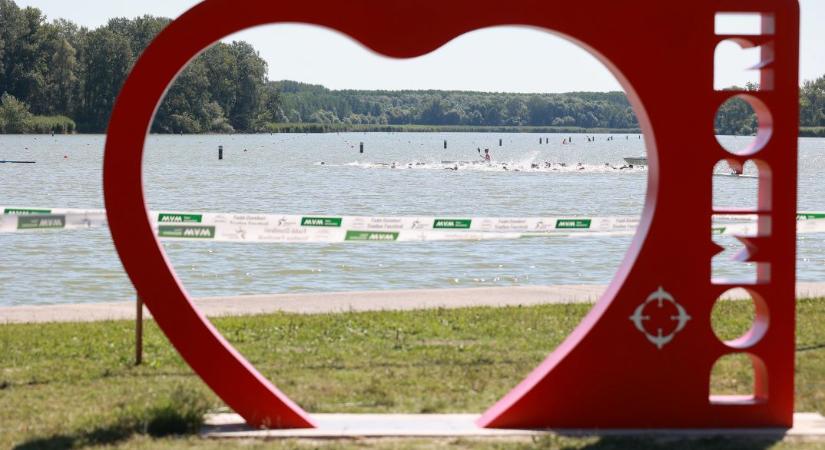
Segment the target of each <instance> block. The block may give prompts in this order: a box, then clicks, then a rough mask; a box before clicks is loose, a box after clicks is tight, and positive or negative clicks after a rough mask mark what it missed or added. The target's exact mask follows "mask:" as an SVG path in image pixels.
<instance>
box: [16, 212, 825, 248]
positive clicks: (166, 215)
mask: <svg viewBox="0 0 825 450" xmlns="http://www.w3.org/2000/svg"><path fill="white" fill-rule="evenodd" d="M0 210H2V211H4V213H3V214H0V232H26V231H37V230H56V229H67V230H68V229H78V228H93V227H105V226H107V220H106V213H105V211H104V210H102V209H69V208H31V207H13V206H9V207H3V206H0ZM44 212H46V213H44ZM797 218H798V219H799V220H798V222H797V231H798V232H799V233H822V232H825V212H800V213H799V214H798V215H797ZM755 219H756V216H755V215H749V214H741V215H737V214H729V215H714V216H713V222H714V225H713V227H712V228H711V234H712V235H731V236H753V235H755V233H756V232H757V230H756V222H755ZM149 221H150V224H151V226H152V228H153V230H154V232H155V235H156V236H158V237H159V238H161V239H180V240H191V241H220V242H319V243H323V242H347V241H353V242H355V241H360V242H364V241H366V242H369V241H372V242H396V241H442V240H488V239H519V238H528V237H598V236H631V235H633V234H634V233H635V232H636V228H637V226H638V223H639V222H638V218H636V217H628V216H615V217H576V216H559V217H466V216H465V217H461V216H453V217H450V216H399V217H370V216H327V215H320V214H319V215H282V214H234V213H208V212H174V211H163V212H150V214H149Z"/></svg>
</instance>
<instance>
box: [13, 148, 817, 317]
mask: <svg viewBox="0 0 825 450" xmlns="http://www.w3.org/2000/svg"><path fill="white" fill-rule="evenodd" d="M542 136H546V137H549V140H550V142H549V143H547V144H539V135H536V134H501V135H499V134H474V133H449V134H440V133H432V134H430V133H423V134H422V133H386V134H385V133H368V134H365V133H341V134H323V135H320V134H315V135H246V136H241V135H238V136H152V137H150V139H149V141H148V144H147V149H146V154H145V167H144V177H145V180H144V183H145V189H146V192H147V198H148V201H149V207H150V208H151V209H154V210H160V209H170V210H188V211H213V212H256V213H273V214H278V213H284V214H287V213H288V214H304V213H306V214H324V215H332V214H334V215H436V216H439V215H443V216H538V215H636V216H638V215H639V214H640V212H641V209H642V204H643V202H644V193H645V186H646V183H647V171H646V170H644V169H641V170H640V169H632V170H627V169H625V170H619V169H617V167H619V166H621V165H622V164H623V160H622V158H623V157H625V156H636V155H641V154H643V153H644V148H643V147H644V144H643V141H642V140H640V139H638V138H637V136H630V137H629V139H627V138H626V137H625V136H623V135H620V136H616V137H615V138H614V139H613V140H611V141H608V140H607V136H604V135H600V136H597V141H596V142H595V143H594V142H586V140H585V138H584V136H582V135H573V136H572V137H573V142H574V143H573V145H562V139H563V136H562V135H542ZM565 136H566V135H565ZM499 138H503V145H502V146H499V142H498V140H499ZM445 139H447V141H448V148H447V149H446V150H445V149H444V148H443V142H444V140H445ZM722 139H723V140H725V141H727V142H729V143H738V140H743V139H746V138H732V137H731V138H722ZM360 142H364V145H365V153H364V154H363V155H361V154H359V153H358V146H359V143H360ZM103 145H104V137H103V136H55V137H50V136H0V159H30V160H36V161H37V164H35V165H10V164H0V179H2V180H3V182H2V183H0V204H4V205H13V206H44V207H75V208H102V205H103V199H102V190H101V160H102V153H103ZM218 145H223V146H224V147H225V159H224V160H223V161H221V162H218V161H217V158H216V153H217V152H216V149H217V146H218ZM478 148H481V149H482V150H483V149H484V148H489V149H490V150H491V152H492V154H493V158H494V160H495V161H496V162H497V164H494V165H492V166H491V167H487V166H472V167H471V166H462V167H460V168H459V170H457V171H455V170H446V168H449V167H453V165H452V164H443V163H442V161H445V160H451V161H452V160H472V159H476V158H477V157H478V153H477V149H478ZM64 156H67V158H64ZM800 161H801V163H800V191H799V197H800V198H799V207H800V209H805V210H825V183H823V182H822V181H821V174H822V173H825V140H824V139H800ZM322 162H323V164H321V163H322ZM545 162H553V163H565V164H566V165H567V166H566V167H561V166H558V165H555V166H553V167H550V168H545V167H544V163H545ZM392 163H395V168H392ZM577 163H581V164H582V166H580V167H579V166H577ZM605 163H607V164H609V166H605ZM534 164H538V168H537V169H536V168H534V166H533V165H534ZM505 166H506V167H505ZM611 166H612V167H611ZM614 167H616V168H614ZM554 169H555V170H554ZM715 181H716V182H717V183H718V188H719V191H720V196H721V198H723V199H725V200H726V201H730V202H731V203H732V204H740V203H741V202H742V200H743V199H748V198H754V197H755V186H756V181H755V180H749V179H733V178H717V179H716V180H715ZM629 243H630V238H629V237H594V238H579V239H527V240H518V241H497V242H493V241H490V242H430V243H427V242H424V243H421V242H415V243H394V244H291V245H286V244H268V245H249V244H229V243H207V242H166V243H164V247H165V249H166V252H167V254H168V255H169V258H170V259H171V261H172V262H173V263H174V265H175V269H176V270H177V272H178V275H179V276H180V277H181V279H182V280H183V281H184V283H185V285H186V286H187V289H188V290H189V291H190V292H191V293H192V294H194V295H195V296H217V295H235V294H263V293H276V292H322V291H344V290H375V289H408V288H409V289H414V288H450V287H477V286H513V285H546V284H565V283H569V284H584V283H593V284H606V283H608V282H609V281H610V279H611V277H612V275H613V273H614V271H615V269H616V268H617V267H618V265H619V262H620V261H621V259H622V257H623V256H624V252H625V251H626V249H627V247H628V246H629ZM724 243H725V244H726V245H733V244H732V243H731V242H724ZM0 244H2V252H0V305H23V304H40V303H77V302H104V301H112V300H120V299H124V298H129V297H132V296H133V291H132V288H131V285H130V283H129V281H128V279H127V278H126V276H125V274H124V273H123V270H122V268H121V265H120V261H119V260H118V258H117V255H116V254H115V251H114V248H113V246H112V244H111V239H110V236H109V232H108V229H105V228H103V229H92V230H78V231H63V232H54V233H31V234H0ZM798 248H799V261H798V275H799V279H800V280H801V281H825V235H822V234H814V235H805V236H801V237H800V238H799V247H798ZM718 270H719V271H720V272H719V274H720V275H726V276H730V275H738V274H739V272H737V267H736V266H735V265H731V264H727V263H721V264H720V265H719V267H718Z"/></svg>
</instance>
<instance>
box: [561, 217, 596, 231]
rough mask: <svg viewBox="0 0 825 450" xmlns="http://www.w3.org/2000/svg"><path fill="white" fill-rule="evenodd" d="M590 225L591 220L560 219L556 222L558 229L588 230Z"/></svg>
mask: <svg viewBox="0 0 825 450" xmlns="http://www.w3.org/2000/svg"><path fill="white" fill-rule="evenodd" d="M590 223H591V220H590V219H559V220H557V221H556V229H557V230H564V229H588V228H590Z"/></svg>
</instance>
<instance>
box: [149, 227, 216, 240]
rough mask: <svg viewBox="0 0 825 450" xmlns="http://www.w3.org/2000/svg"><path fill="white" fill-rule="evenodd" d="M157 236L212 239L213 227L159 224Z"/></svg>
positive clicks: (213, 235) (213, 236)
mask: <svg viewBox="0 0 825 450" xmlns="http://www.w3.org/2000/svg"><path fill="white" fill-rule="evenodd" d="M158 236H160V237H164V238H179V239H214V238H215V227H200V226H188V227H187V226H174V225H161V226H160V227H158Z"/></svg>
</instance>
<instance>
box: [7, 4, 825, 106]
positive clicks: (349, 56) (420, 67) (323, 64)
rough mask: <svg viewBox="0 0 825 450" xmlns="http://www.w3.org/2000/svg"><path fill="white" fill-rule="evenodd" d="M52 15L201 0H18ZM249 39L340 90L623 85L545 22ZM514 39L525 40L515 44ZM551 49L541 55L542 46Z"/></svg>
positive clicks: (804, 72)
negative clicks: (390, 37)
mask: <svg viewBox="0 0 825 450" xmlns="http://www.w3.org/2000/svg"><path fill="white" fill-rule="evenodd" d="M16 2H17V4H18V5H19V6H21V7H23V6H34V7H37V8H39V9H40V10H42V11H43V13H44V14H45V15H46V16H47V17H48V18H49V19H56V18H64V19H68V20H71V21H72V22H75V23H77V24H80V25H84V26H87V27H90V28H95V27H98V26H101V25H104V24H106V22H107V21H108V20H109V19H110V18H113V17H130V18H131V17H136V16H142V15H146V14H149V15H154V16H162V17H170V18H174V17H177V16H178V15H180V14H181V13H183V12H184V11H186V10H187V9H188V8H190V7H192V6H193V5H195V4H197V3H198V0H141V1H135V0H82V1H68V0H16ZM800 7H801V22H802V25H801V28H802V29H801V42H800V79H801V80H809V79H815V78H818V77H820V76H822V75H824V74H825V26H823V24H825V1H823V0H800ZM230 39H232V40H245V41H248V42H249V43H251V44H252V45H253V46H254V47H255V48H256V49H258V50H259V51H260V54H261V57H263V58H264V59H265V60H266V61H267V62H268V64H269V79H270V80H283V79H289V80H297V81H303V82H307V83H313V84H322V85H324V86H327V87H329V88H332V89H389V90H397V89H457V90H472V91H488V92H490V91H493V92H571V91H611V90H621V87H620V85H619V83H618V81H616V79H615V78H614V77H613V75H611V74H610V72H609V71H608V70H607V69H606V68H605V67H604V66H603V65H602V64H601V63H599V62H598V61H597V60H596V59H595V58H594V57H592V56H591V55H590V54H589V53H587V52H586V51H584V50H583V49H581V48H579V47H578V46H576V45H574V44H572V43H570V42H568V41H566V40H564V39H561V38H558V37H555V36H553V35H551V34H549V33H545V32H542V31H538V30H533V29H527V28H518V27H499V28H490V29H484V30H478V31H475V32H472V33H468V34H466V35H464V36H461V37H459V38H457V39H456V40H454V41H452V42H450V43H449V44H447V45H445V46H444V47H442V48H441V49H439V50H437V51H436V52H434V53H431V54H429V55H425V56H422V57H419V58H415V59H411V60H391V59H388V58H384V57H381V56H377V55H375V54H373V53H372V52H370V51H369V50H366V49H365V48H363V47H362V46H361V45H360V44H357V43H355V42H354V41H352V40H350V39H349V38H346V37H344V36H342V35H340V34H338V33H336V32H333V31H329V30H326V29H322V28H317V27H310V26H302V25H273V26H268V27H261V28H256V29H252V30H247V31H244V32H242V33H238V34H235V35H233V36H231V37H230ZM513 48H518V49H519V51H518V52H514V51H513ZM757 51H758V50H755V49H753V50H749V51H742V50H741V49H739V48H738V47H737V46H735V45H733V44H731V45H729V46H725V47H720V48H719V49H718V50H717V53H716V61H717V66H721V67H719V68H718V70H717V73H716V75H715V77H716V79H715V84H716V85H717V87H727V86H731V85H735V84H736V85H742V84H744V83H745V82H746V81H755V80H754V78H752V74H753V73H754V72H750V74H751V75H748V72H745V71H743V70H742V69H744V68H745V67H750V66H752V65H754V62H755V61H756V60H757V58H758V54H757ZM540 54H546V55H551V57H548V58H536V55H540Z"/></svg>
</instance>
